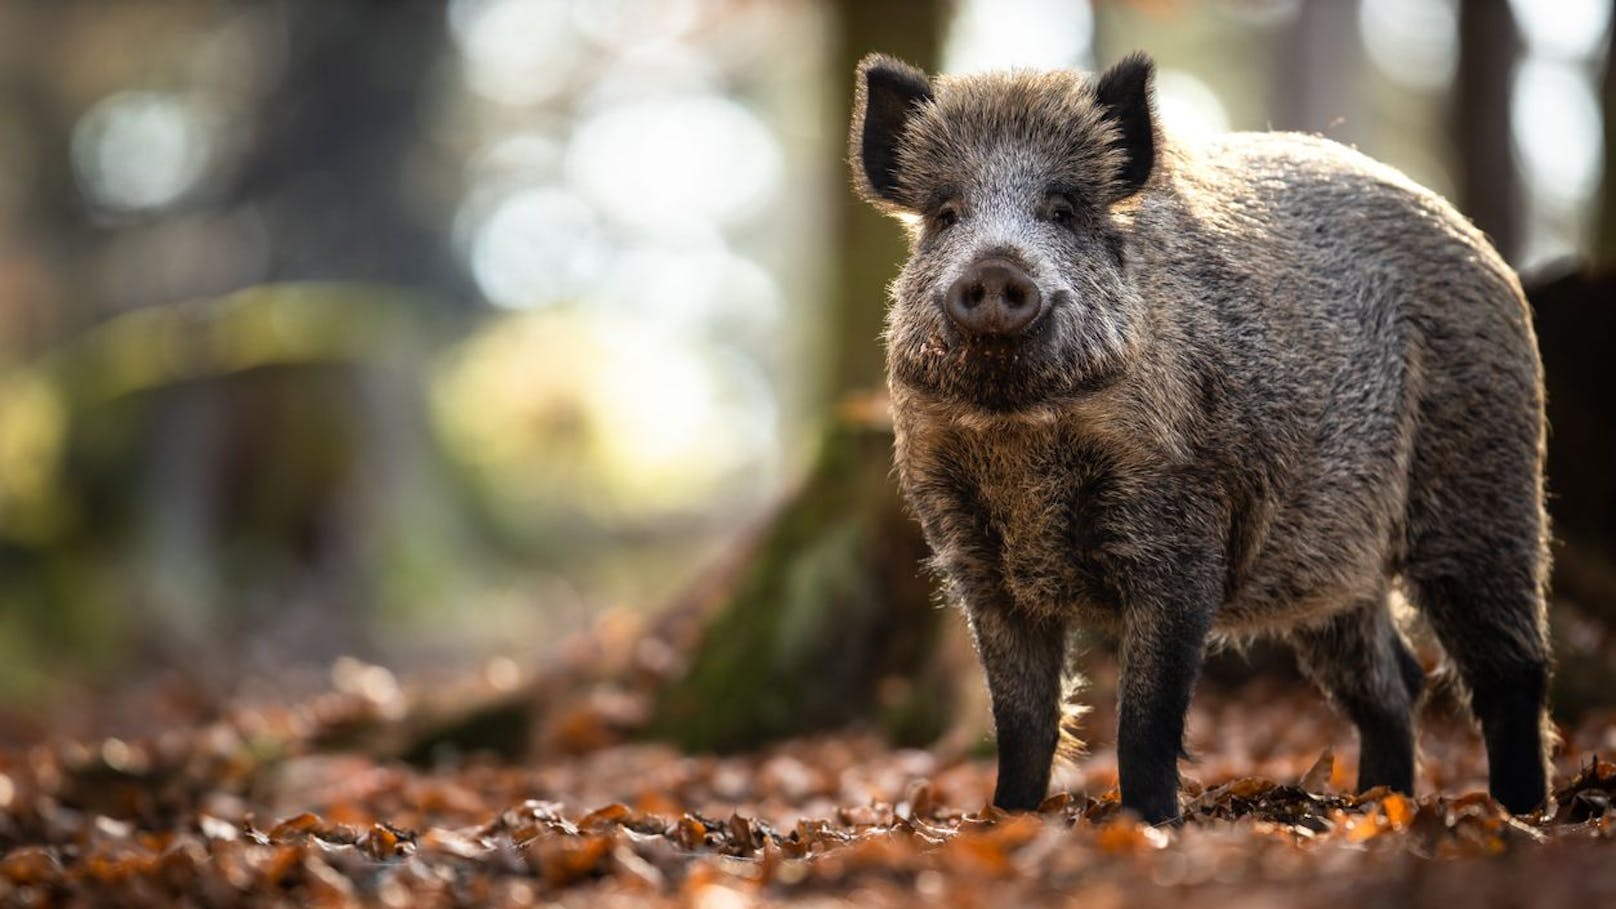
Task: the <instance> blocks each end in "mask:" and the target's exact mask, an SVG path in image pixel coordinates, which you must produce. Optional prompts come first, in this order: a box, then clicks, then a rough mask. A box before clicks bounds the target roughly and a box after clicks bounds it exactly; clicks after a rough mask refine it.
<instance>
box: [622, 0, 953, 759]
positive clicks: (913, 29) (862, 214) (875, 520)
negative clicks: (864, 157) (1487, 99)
mask: <svg viewBox="0 0 1616 909" xmlns="http://www.w3.org/2000/svg"><path fill="white" fill-rule="evenodd" d="M945 9H946V7H945V6H944V4H942V3H939V2H913V3H902V4H896V3H891V4H889V3H867V2H861V0H840V2H837V3H835V4H834V12H835V14H836V15H837V17H838V19H837V26H838V32H839V40H838V41H837V46H836V47H835V49H834V50H833V52H832V54H831V55H830V56H831V60H832V61H833V64H832V65H833V70H832V78H834V79H835V80H837V82H839V83H840V84H842V85H843V86H845V88H844V89H843V90H842V91H841V92H840V93H839V98H840V103H839V104H838V106H837V108H836V110H835V111H834V112H833V113H831V114H830V116H831V117H832V120H831V124H830V126H829V128H828V133H829V134H830V136H831V137H832V138H833V140H834V144H833V146H832V148H831V149H829V150H828V151H830V152H831V153H832V154H834V155H835V156H836V157H837V158H845V156H846V151H845V148H846V144H845V139H843V138H842V136H843V135H844V133H843V130H844V128H845V124H846V123H847V122H848V118H849V116H850V114H851V101H852V94H853V91H852V89H853V87H852V75H853V72H854V68H855V66H856V65H857V63H858V61H859V60H860V59H861V58H862V57H863V56H864V55H865V54H867V53H870V52H872V51H882V52H885V53H890V54H894V55H896V56H899V57H902V58H904V59H906V60H908V61H910V62H912V63H914V64H916V65H918V66H921V67H924V68H926V69H928V70H932V69H935V67H936V64H937V56H938V51H939V45H940V43H941V34H942V27H943V23H944V11H945ZM849 182H850V181H849V179H848V175H847V173H846V171H845V170H843V169H841V168H838V169H837V170H836V180H835V182H834V184H832V185H830V186H827V187H826V188H825V191H826V192H830V193H834V194H835V197H836V198H838V199H840V200H841V204H840V205H839V207H838V210H837V217H836V220H835V226H836V230H837V241H836V243H835V246H834V253H833V254H834V255H835V263H834V266H835V268H837V269H838V271H839V274H838V277H837V279H836V280H835V281H834V282H833V285H832V286H833V287H834V288H835V297H834V299H833V300H832V301H831V306H830V307H829V311H830V318H831V320H832V322H831V325H830V329H829V331H828V332H827V340H828V341H829V347H828V353H829V356H830V357H831V364H830V369H829V372H828V386H829V388H828V390H829V393H830V394H829V397H830V398H831V399H832V400H840V401H842V402H843V406H841V407H840V408H839V409H838V411H837V413H836V415H835V416H834V417H833V418H832V420H831V421H830V423H829V425H828V426H827V428H826V430H825V432H824V435H823V437H822V440H821V443H820V451H819V454H818V458H817V461H816V463H815V466H814V467H813V469H812V470H811V471H810V472H809V476H808V479H807V481H806V482H805V483H804V485H803V486H802V488H801V489H800V490H799V491H798V492H797V493H796V494H795V495H794V496H793V497H792V498H791V499H790V500H789V501H787V502H786V503H784V504H783V506H782V507H781V509H780V510H779V512H778V513H777V514H776V515H775V516H774V518H773V519H772V521H771V522H770V524H769V526H768V527H766V528H765V529H764V530H763V531H762V532H761V533H760V534H759V535H758V537H757V538H756V539H755V540H754V542H753V543H752V544H751V545H752V548H751V550H750V552H749V554H748V555H747V557H746V558H745V559H743V560H740V563H739V564H738V566H736V567H735V568H734V573H733V574H732V575H731V576H730V577H729V578H727V580H726V583H724V584H723V585H722V589H723V593H722V594H721V595H720V596H719V597H718V598H717V599H718V602H717V603H716V604H715V605H714V606H713V612H712V614H711V618H710V619H709V620H708V623H707V625H706V628H705V631H704V633H703V634H702V636H701V641H700V643H699V645H698V646H697V648H696V649H695V652H694V653H693V654H692V656H691V660H690V663H689V666H688V669H687V670H686V672H685V673H684V675H683V677H682V678H680V679H679V680H678V681H676V682H675V683H674V684H672V685H671V686H669V687H668V688H667V689H665V690H664V691H663V693H662V696H661V698H660V702H659V704H658V706H657V711H656V718H655V719H654V721H653V723H652V731H653V734H655V735H658V736H662V737H667V738H670V739H672V740H674V741H676V742H679V743H680V744H681V745H683V746H685V747H687V748H691V749H713V748H717V749H735V748H744V747H748V746H751V745H755V744H756V743H758V742H759V741H762V740H765V739H770V738H777V737H781V736H787V735H792V734H796V733H801V732H807V731H811V730H813V729H818V728H825V727H830V726H834V725H838V724H842V723H845V722H848V721H849V720H853V719H857V718H868V717H871V716H875V715H879V717H880V718H881V720H882V721H883V723H884V725H885V728H886V729H887V731H888V732H889V733H890V734H891V735H893V737H894V738H896V739H897V740H900V741H908V742H923V741H927V740H930V739H932V738H935V737H936V735H938V734H939V733H940V732H941V731H942V728H943V722H944V720H945V717H946V715H947V713H948V697H949V691H950V690H951V687H950V684H949V681H950V680H948V679H946V678H944V677H943V676H945V675H946V673H944V672H943V671H942V670H941V669H940V665H941V664H940V662H939V660H940V659H942V657H941V655H940V654H941V651H940V648H938V647H937V646H936V645H937V640H938V635H939V631H940V629H941V628H942V622H941V620H942V618H943V615H942V614H941V613H940V612H939V611H938V610H937V609H935V608H934V607H933V605H932V600H931V585H930V583H929V581H928V580H927V579H926V578H925V577H924V576H923V574H922V571H921V565H920V562H921V559H922V558H923V557H924V555H925V542H924V541H923V540H922V538H921V535H920V530H919V527H918V525H916V523H915V522H914V520H913V519H912V518H911V517H910V516H909V515H908V513H907V512H906V511H905V510H904V507H903V504H902V502H901V501H900V499H899V496H898V492H897V488H896V484H895V483H894V481H893V479H892V475H891V474H892V433H891V426H890V420H889V419H888V418H887V416H886V404H885V399H884V397H883V396H880V395H875V394H873V392H874V391H875V390H876V389H878V388H881V387H882V386H883V385H884V362H883V354H882V348H881V344H880V334H881V326H882V320H883V318H884V314H885V310H886V293H885V287H886V284H887V282H888V281H890V280H891V279H892V277H893V276H894V274H895V273H896V271H897V268H898V265H899V264H900V263H901V262H902V260H903V258H904V256H905V248H904V245H903V238H902V232H901V231H900V230H899V229H898V228H897V226H896V225H894V224H892V223H891V222H890V221H888V220H887V219H885V218H883V217H882V216H880V215H878V214H877V213H876V212H875V211H874V210H873V209H871V208H870V207H869V206H867V205H865V204H863V203H862V202H860V201H859V200H858V199H857V198H856V197H855V196H854V194H853V192H852V190H851V189H850V188H849Z"/></svg>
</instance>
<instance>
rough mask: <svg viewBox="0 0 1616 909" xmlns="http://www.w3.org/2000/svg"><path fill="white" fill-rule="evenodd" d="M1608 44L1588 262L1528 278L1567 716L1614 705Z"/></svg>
mask: <svg viewBox="0 0 1616 909" xmlns="http://www.w3.org/2000/svg"><path fill="white" fill-rule="evenodd" d="M1612 7H1613V9H1612V14H1613V15H1616V3H1613V4H1612ZM1607 41H1608V44H1607V47H1606V53H1605V72H1604V79H1603V85H1602V92H1601V100H1602V103H1601V108H1602V109H1603V112H1604V131H1605V152H1604V158H1605V169H1604V176H1603V180H1602V185H1601V187H1600V191H1599V193H1598V194H1597V195H1596V196H1595V197H1594V200H1593V202H1594V207H1595V208H1594V213H1593V223H1594V225H1595V230H1596V233H1595V236H1594V244H1593V251H1592V252H1593V254H1592V256H1591V257H1590V259H1591V261H1589V262H1588V263H1586V264H1584V265H1582V266H1580V267H1573V270H1562V271H1561V272H1560V273H1558V274H1542V275H1536V276H1533V277H1532V278H1531V279H1529V280H1528V282H1527V296H1528V297H1529V298H1530V299H1531V301H1532V309H1533V312H1534V318H1535V321H1536V325H1537V335H1538V346H1539V348H1540V349H1541V351H1542V353H1543V371H1544V381H1545V384H1546V385H1547V386H1548V417H1549V468H1548V472H1549V491H1550V494H1551V495H1550V498H1549V511H1550V516H1551V517H1552V518H1553V527H1554V535H1555V538H1556V539H1555V542H1556V544H1557V545H1556V547H1555V553H1554V555H1555V560H1554V579H1553V593H1554V611H1553V613H1552V621H1551V623H1550V624H1551V627H1552V628H1553V630H1554V633H1555V657H1556V662H1557V663H1558V667H1557V672H1556V675H1555V691H1554V702H1555V704H1556V706H1557V711H1558V712H1560V713H1561V714H1562V715H1563V717H1564V718H1565V719H1567V720H1570V719H1574V718H1575V717H1576V716H1577V715H1578V714H1579V713H1581V712H1583V711H1585V710H1588V709H1591V708H1594V707H1601V706H1609V705H1611V703H1612V702H1613V701H1616V475H1613V474H1612V472H1611V469H1610V465H1611V464H1616V421H1613V420H1612V415H1613V414H1616V369H1613V368H1612V366H1611V360H1610V339H1611V338H1613V337H1616V29H1612V30H1611V31H1610V32H1609V33H1608V36H1607Z"/></svg>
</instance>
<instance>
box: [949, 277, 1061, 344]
mask: <svg viewBox="0 0 1616 909" xmlns="http://www.w3.org/2000/svg"><path fill="white" fill-rule="evenodd" d="M943 306H944V309H946V310H947V311H948V316H949V318H951V319H953V320H954V323H955V324H956V325H958V326H959V327H960V328H961V329H962V330H964V331H966V332H969V333H971V334H977V335H1000V336H1007V335H1015V334H1020V333H1021V332H1022V331H1024V330H1026V328H1027V327H1028V326H1029V325H1031V324H1032V323H1033V322H1034V321H1036V320H1037V318H1038V316H1039V314H1040V313H1041V312H1042V311H1043V295H1042V294H1040V293H1039V292H1038V285H1037V284H1035V283H1033V280H1032V278H1031V277H1030V276H1029V275H1028V274H1027V273H1026V272H1025V271H1024V270H1022V268H1021V267H1020V266H1019V265H1016V264H1015V263H1014V262H1011V261H1010V260H1008V259H998V258H993V259H983V260H982V261H981V262H978V263H976V264H975V265H973V266H971V267H970V268H969V269H967V270H966V272H965V274H963V275H961V276H960V278H959V280H957V281H955V282H954V285H953V286H952V287H950V288H949V289H948V293H947V294H946V295H945V297H944V300H943Z"/></svg>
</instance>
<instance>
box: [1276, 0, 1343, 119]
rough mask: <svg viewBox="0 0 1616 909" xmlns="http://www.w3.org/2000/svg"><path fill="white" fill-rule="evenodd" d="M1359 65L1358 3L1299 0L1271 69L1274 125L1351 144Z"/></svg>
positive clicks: (1339, 0) (1331, 0)
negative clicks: (1272, 69) (1354, 98)
mask: <svg viewBox="0 0 1616 909" xmlns="http://www.w3.org/2000/svg"><path fill="white" fill-rule="evenodd" d="M1362 69H1363V45H1362V42H1360V41H1359V40H1358V4H1356V3H1347V2H1341V0H1302V3H1301V4H1300V6H1299V8H1298V9H1297V11H1296V17H1295V19H1293V20H1292V22H1291V25H1290V29H1289V33H1288V34H1287V35H1286V37H1285V39H1284V41H1283V42H1282V43H1281V47H1280V60H1279V67H1278V69H1277V70H1276V71H1275V73H1274V77H1275V81H1274V92H1273V104H1272V110H1273V121H1272V122H1273V127H1274V128H1275V129H1284V130H1296V131H1300V132H1309V133H1322V134H1323V135H1326V136H1329V137H1330V138H1332V139H1335V140H1336V141H1338V142H1352V141H1353V139H1354V132H1355V131H1356V130H1357V128H1358V117H1357V115H1356V114H1357V112H1356V111H1355V110H1354V109H1353V104H1352V99H1353V95H1354V91H1355V87H1356V85H1357V84H1358V82H1359V76H1360V74H1361V71H1362Z"/></svg>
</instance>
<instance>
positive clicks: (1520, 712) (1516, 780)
mask: <svg viewBox="0 0 1616 909" xmlns="http://www.w3.org/2000/svg"><path fill="white" fill-rule="evenodd" d="M1485 571H1487V569H1486V568H1485V567H1484V563H1480V562H1478V574H1480V573H1481V572H1485ZM1515 581H1516V582H1515V583H1514V584H1511V583H1510V579H1509V572H1506V571H1500V572H1499V573H1498V574H1494V575H1492V576H1491V577H1484V576H1478V577H1471V578H1463V577H1426V578H1423V579H1419V580H1415V581H1414V582H1413V584H1412V585H1411V587H1412V591H1411V592H1412V593H1413V595H1414V598H1415V600H1416V602H1417V603H1418V604H1419V606H1420V607H1421V608H1422V609H1423V610H1424V612H1425V613H1426V614H1427V615H1428V616H1430V619H1431V625H1432V627H1433V628H1434V629H1435V630H1436V633H1437V637H1438V639H1440V640H1441V641H1442V647H1443V649H1444V650H1446V651H1447V652H1448V656H1449V657H1450V658H1451V659H1452V660H1453V662H1454V664H1455V666H1456V667H1457V668H1458V670H1459V676H1460V678H1462V679H1463V680H1464V683H1465V687H1466V688H1468V689H1469V690H1470V707H1471V711H1472V712H1473V713H1475V715H1476V718H1477V719H1478V720H1480V721H1481V731H1482V737H1483V739H1485V740H1486V742H1487V777H1488V787H1487V788H1488V790H1489V791H1491V793H1492V796H1493V798H1495V799H1497V800H1498V801H1499V802H1500V803H1501V804H1503V806H1504V807H1505V808H1508V809H1509V810H1510V811H1512V812H1514V813H1516V814H1526V813H1528V812H1531V811H1535V810H1537V809H1538V808H1539V807H1541V806H1542V804H1543V801H1544V799H1545V798H1546V797H1547V795H1548V744H1549V737H1548V719H1547V715H1546V712H1545V709H1544V706H1545V702H1546V701H1547V698H1548V683H1549V662H1548V648H1547V645H1546V644H1545V642H1544V640H1543V631H1542V628H1541V624H1540V622H1541V620H1540V619H1539V618H1536V616H1540V615H1541V612H1540V611H1539V610H1540V609H1541V606H1540V605H1539V602H1538V600H1537V599H1536V597H1537V594H1536V591H1535V584H1534V583H1533V582H1531V581H1530V580H1528V579H1526V578H1524V577H1520V576H1517V578H1516V579H1515Z"/></svg>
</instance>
